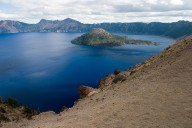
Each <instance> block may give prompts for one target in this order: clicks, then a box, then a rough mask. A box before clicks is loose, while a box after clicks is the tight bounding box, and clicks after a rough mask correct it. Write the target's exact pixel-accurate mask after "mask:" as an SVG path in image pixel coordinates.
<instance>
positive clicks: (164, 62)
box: [3, 36, 192, 128]
mask: <svg viewBox="0 0 192 128" xmlns="http://www.w3.org/2000/svg"><path fill="white" fill-rule="evenodd" d="M191 56H192V36H190V37H186V38H184V39H182V40H178V41H177V42H176V43H175V44H174V45H172V46H170V47H168V48H167V49H166V50H165V51H164V52H162V53H160V54H158V55H157V56H155V57H152V58H150V59H149V60H147V61H146V62H144V63H142V64H139V65H137V66H135V67H133V68H131V69H127V70H126V71H123V72H119V71H116V72H115V74H112V75H109V76H108V77H106V78H104V79H102V80H101V81H100V85H99V87H100V89H99V90H98V91H97V93H95V94H94V95H92V96H89V97H85V98H83V99H80V100H79V101H78V102H77V103H76V104H75V105H74V107H72V108H70V109H66V110H65V111H63V112H61V113H60V114H55V113H54V112H47V113H41V114H40V115H37V116H34V117H33V119H32V120H19V121H18V122H11V123H5V124H3V128H12V127H14V128H149V127H152V128H153V127H160V128H191V126H192V93H191V92H192V80H191V76H192V59H191ZM89 90H92V89H89Z"/></svg>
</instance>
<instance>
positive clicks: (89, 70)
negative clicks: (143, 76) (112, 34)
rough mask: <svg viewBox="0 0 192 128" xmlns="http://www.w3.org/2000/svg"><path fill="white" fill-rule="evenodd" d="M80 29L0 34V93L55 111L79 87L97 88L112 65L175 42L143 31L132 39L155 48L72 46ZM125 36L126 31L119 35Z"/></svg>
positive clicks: (127, 64) (132, 60)
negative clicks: (157, 43)
mask: <svg viewBox="0 0 192 128" xmlns="http://www.w3.org/2000/svg"><path fill="white" fill-rule="evenodd" d="M80 35H81V33H19V34H4V35H0V96H2V97H3V98H4V99H6V98H7V97H14V98H15V99H17V100H18V101H19V102H20V103H22V104H26V105H28V106H30V107H32V108H35V109H39V110H41V111H47V110H54V111H56V112H58V111H60V109H61V107H62V106H64V105H65V106H67V107H71V106H72V105H73V103H74V101H75V100H77V98H78V92H77V89H78V86H79V85H82V84H84V85H89V86H92V87H97V86H98V80H99V79H100V78H102V77H104V76H105V75H107V74H109V73H111V72H113V71H114V70H115V69H120V70H124V69H125V68H127V67H131V66H133V65H135V64H138V63H140V62H143V61H144V60H146V59H147V58H149V57H151V56H153V55H155V54H157V53H159V52H160V51H162V50H163V49H164V48H165V47H167V46H168V45H170V44H171V43H172V42H174V40H172V39H169V38H165V37H159V36H145V35H129V38H133V39H145V40H151V41H157V42H159V43H160V45H158V46H147V45H125V46H121V47H114V48H94V47H89V46H80V45H74V44H71V43H70V41H71V40H72V39H74V38H75V37H77V36H80ZM123 35H126V34H123Z"/></svg>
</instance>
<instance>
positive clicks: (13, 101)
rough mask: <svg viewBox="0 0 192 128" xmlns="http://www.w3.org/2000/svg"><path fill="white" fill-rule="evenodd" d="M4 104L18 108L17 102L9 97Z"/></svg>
mask: <svg viewBox="0 0 192 128" xmlns="http://www.w3.org/2000/svg"><path fill="white" fill-rule="evenodd" d="M6 103H7V104H8V105H10V106H11V107H18V106H19V104H18V102H17V101H16V100H15V99H13V98H11V97H9V98H8V99H7V101H6Z"/></svg>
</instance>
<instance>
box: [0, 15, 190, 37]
mask: <svg viewBox="0 0 192 128" xmlns="http://www.w3.org/2000/svg"><path fill="white" fill-rule="evenodd" d="M93 28H103V29H105V30H107V31H109V32H119V33H129V34H150V35H163V36H169V37H172V38H179V37H182V36H186V35H190V34H192V22H188V21H178V22H173V23H160V22H152V23H142V22H134V23H101V24H83V23H80V22H79V21H76V20H73V19H70V18H67V19H64V20H45V19H42V20H41V21H40V22H39V23H37V24H26V23H22V22H18V21H0V33H16V32H89V31H91V30H92V29H93Z"/></svg>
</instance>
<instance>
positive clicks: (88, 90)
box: [79, 85, 98, 98]
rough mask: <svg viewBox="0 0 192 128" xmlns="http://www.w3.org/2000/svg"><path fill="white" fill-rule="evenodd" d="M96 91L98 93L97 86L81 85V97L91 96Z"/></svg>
mask: <svg viewBox="0 0 192 128" xmlns="http://www.w3.org/2000/svg"><path fill="white" fill-rule="evenodd" d="M96 93H98V90H97V89H95V88H92V87H88V86H84V85H81V86H80V87H79V95H80V98H84V97H89V96H92V95H94V94H96Z"/></svg>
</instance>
